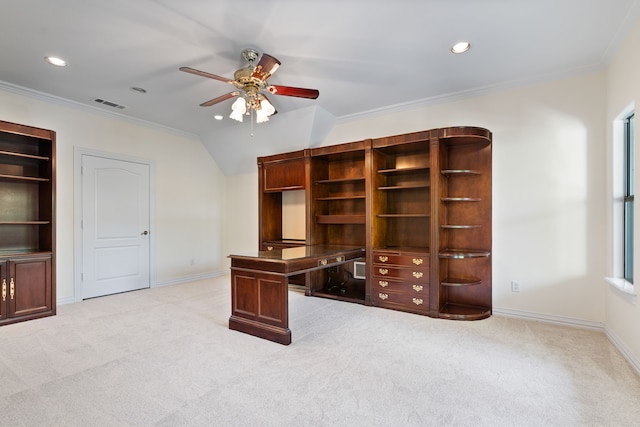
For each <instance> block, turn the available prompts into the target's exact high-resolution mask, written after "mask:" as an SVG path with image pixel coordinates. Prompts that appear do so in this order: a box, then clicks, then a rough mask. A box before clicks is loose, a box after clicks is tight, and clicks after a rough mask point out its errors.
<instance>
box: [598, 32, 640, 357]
mask: <svg viewBox="0 0 640 427" xmlns="http://www.w3.org/2000/svg"><path fill="white" fill-rule="evenodd" d="M638 43H640V22H638V23H637V24H636V26H635V27H634V29H633V31H632V32H631V34H630V35H629V37H627V39H626V41H625V42H624V44H623V45H622V47H621V48H620V49H619V51H618V52H617V54H616V56H615V58H614V60H613V61H612V63H611V65H610V66H609V69H608V70H607V79H606V84H607V104H606V105H607V113H606V117H607V153H608V156H607V160H608V161H607V166H608V171H607V178H608V179H607V183H608V187H610V186H611V182H612V181H611V179H612V176H613V173H620V172H621V171H620V170H619V169H618V170H613V168H612V167H611V155H610V154H611V151H612V144H613V140H612V135H613V127H612V123H613V121H614V120H615V119H616V117H617V116H618V115H619V114H621V113H622V112H623V111H624V110H625V109H626V108H628V107H629V106H630V105H632V104H635V112H636V120H635V125H636V139H635V146H636V153H637V152H638V151H637V147H638V137H637V135H638V119H637V117H638V114H637V113H638V107H640V79H639V78H638V76H640V56H639V55H638ZM637 165H638V157H637V155H636V168H635V170H636V171H638V170H640V169H639V168H638V167H637ZM635 178H636V181H635V188H640V187H639V185H640V174H638V173H636V177H635ZM611 199H612V194H611V191H608V193H607V203H610V200H611ZM607 219H608V221H607V222H606V223H605V227H606V230H607V234H608V236H607V237H608V243H609V244H608V246H607V249H608V251H607V254H608V255H609V254H610V252H611V241H612V239H613V237H612V235H611V223H612V221H613V218H612V217H611V212H609V217H608V218H607ZM634 221H635V223H636V224H640V210H639V209H636V210H635V217H634ZM634 241H635V247H636V250H635V258H634V266H635V272H634V277H638V271H640V270H639V269H640V250H638V249H637V248H638V242H640V230H639V228H638V227H637V226H636V228H635V236H634ZM612 271H613V265H612V259H611V257H610V256H609V258H608V271H607V275H611V274H612ZM606 289H607V291H606V307H607V308H606V311H607V320H606V323H607V330H608V333H609V334H610V336H613V338H614V339H615V340H618V341H619V345H620V346H622V347H623V350H625V351H626V352H627V357H630V358H633V359H634V360H635V364H636V366H637V367H638V368H639V369H640V306H639V305H637V303H636V304H634V303H633V302H631V301H630V300H629V298H627V297H626V296H625V295H623V294H621V293H620V292H618V291H616V290H615V289H614V288H611V287H607V288H606ZM635 293H636V294H638V293H639V292H638V284H637V279H636V284H635Z"/></svg>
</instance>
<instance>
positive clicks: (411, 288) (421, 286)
mask: <svg viewBox="0 0 640 427" xmlns="http://www.w3.org/2000/svg"><path fill="white" fill-rule="evenodd" d="M371 292H374V293H375V292H383V293H388V292H394V293H404V294H411V295H414V296H420V295H425V296H426V295H428V294H429V286H428V285H427V284H426V283H424V282H405V281H400V280H388V279H386V278H383V277H374V278H373V286H372V287H371Z"/></svg>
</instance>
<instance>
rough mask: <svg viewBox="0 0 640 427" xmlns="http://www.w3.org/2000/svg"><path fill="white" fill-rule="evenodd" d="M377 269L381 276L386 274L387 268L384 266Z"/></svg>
mask: <svg viewBox="0 0 640 427" xmlns="http://www.w3.org/2000/svg"><path fill="white" fill-rule="evenodd" d="M378 271H379V272H380V274H382V275H383V276H384V275H386V274H387V273H388V272H389V270H387V269H386V268H379V269H378Z"/></svg>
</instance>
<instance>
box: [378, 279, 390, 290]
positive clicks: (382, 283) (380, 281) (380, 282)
mask: <svg viewBox="0 0 640 427" xmlns="http://www.w3.org/2000/svg"><path fill="white" fill-rule="evenodd" d="M378 284H379V285H380V286H382V287H383V288H386V287H387V286H389V282H387V281H386V280H378Z"/></svg>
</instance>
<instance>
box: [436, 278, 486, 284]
mask: <svg viewBox="0 0 640 427" xmlns="http://www.w3.org/2000/svg"><path fill="white" fill-rule="evenodd" d="M440 284H441V285H442V286H476V285H481V284H482V280H480V279H458V278H455V277H447V278H445V279H442V281H441V282H440Z"/></svg>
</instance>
